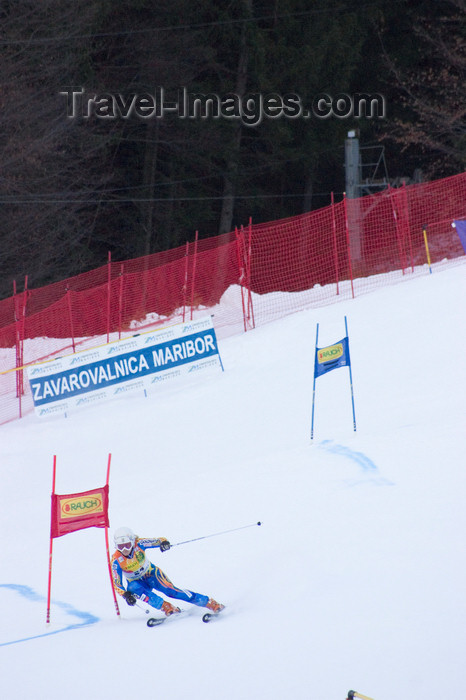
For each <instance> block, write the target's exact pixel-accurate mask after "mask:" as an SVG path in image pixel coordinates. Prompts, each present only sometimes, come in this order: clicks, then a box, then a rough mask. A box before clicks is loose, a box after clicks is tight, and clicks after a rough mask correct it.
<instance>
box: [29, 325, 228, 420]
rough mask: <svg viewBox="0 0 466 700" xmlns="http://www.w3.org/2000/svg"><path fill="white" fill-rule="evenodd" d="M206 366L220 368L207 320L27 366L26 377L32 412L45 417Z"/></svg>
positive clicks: (211, 326) (210, 327) (147, 386)
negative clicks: (33, 409)
mask: <svg viewBox="0 0 466 700" xmlns="http://www.w3.org/2000/svg"><path fill="white" fill-rule="evenodd" d="M206 367H221V361H220V356H219V351H218V346H217V338H216V335H215V330H214V328H213V325H212V319H211V318H210V317H206V318H203V319H200V320H199V321H192V322H190V323H183V324H179V325H178V326H173V327H172V328H170V329H161V330H160V332H158V331H155V332H154V331H151V332H149V333H147V334H139V335H135V336H133V337H132V338H130V339H125V340H122V341H118V342H115V343H111V344H110V346H109V345H105V346H102V347H101V348H94V349H93V350H92V351H89V350H88V351H85V352H83V353H77V354H75V355H70V356H69V357H64V358H60V359H59V360H55V361H52V362H50V363H47V364H44V365H42V366H40V367H37V366H36V367H34V366H33V367H30V368H29V369H28V378H29V383H30V385H31V391H32V398H33V401H34V406H35V409H36V413H37V414H38V415H46V414H47V413H52V412H56V411H63V410H65V406H66V410H68V409H72V408H74V407H77V406H83V405H86V404H90V403H94V402H97V401H99V400H105V399H109V398H111V397H112V396H115V395H118V394H122V393H126V392H127V391H132V390H137V389H140V390H141V389H146V388H149V387H151V386H153V385H154V384H155V383H157V381H160V380H162V379H163V380H164V381H165V380H166V379H169V378H173V377H175V376H180V375H183V374H188V373H189V372H190V371H191V369H192V371H196V370H197V369H201V368H202V369H205V368H206ZM46 406H47V408H45V407H46Z"/></svg>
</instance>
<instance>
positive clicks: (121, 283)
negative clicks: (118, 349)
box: [118, 263, 124, 340]
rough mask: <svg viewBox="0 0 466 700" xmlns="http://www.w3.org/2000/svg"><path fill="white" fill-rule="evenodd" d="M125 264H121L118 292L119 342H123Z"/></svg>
mask: <svg viewBox="0 0 466 700" xmlns="http://www.w3.org/2000/svg"><path fill="white" fill-rule="evenodd" d="M123 270H124V264H123V263H121V266H120V289H119V292H118V340H121V319H122V306H123V282H124V276H123Z"/></svg>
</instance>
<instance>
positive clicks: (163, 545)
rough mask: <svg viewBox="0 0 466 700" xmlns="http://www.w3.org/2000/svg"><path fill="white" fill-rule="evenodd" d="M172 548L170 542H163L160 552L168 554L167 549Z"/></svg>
mask: <svg viewBox="0 0 466 700" xmlns="http://www.w3.org/2000/svg"><path fill="white" fill-rule="evenodd" d="M170 547H171V545H170V542H169V541H168V540H162V542H161V543H160V551H161V552H166V551H167V549H170Z"/></svg>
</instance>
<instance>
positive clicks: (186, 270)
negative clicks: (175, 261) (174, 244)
mask: <svg viewBox="0 0 466 700" xmlns="http://www.w3.org/2000/svg"><path fill="white" fill-rule="evenodd" d="M188 260H189V241H186V252H185V254H184V284H183V287H182V290H181V291H182V292H183V323H184V320H185V314H186V293H187V290H188Z"/></svg>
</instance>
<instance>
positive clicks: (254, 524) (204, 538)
mask: <svg viewBox="0 0 466 700" xmlns="http://www.w3.org/2000/svg"><path fill="white" fill-rule="evenodd" d="M256 525H262V523H261V522H260V521H259V522H257V523H252V524H251V525H243V526H242V527H234V528H233V529H232V530H223V532H214V533H213V534H212V535H204V536H203V537H195V538H194V539H192V540H184V542H177V543H176V544H172V545H171V547H178V546H179V545H180V544H188V542H197V541H198V540H206V539H207V538H208V537H217V536H218V535H226V534H227V533H228V532H237V531H238V530H245V529H246V528H247V527H255V526H256Z"/></svg>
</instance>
